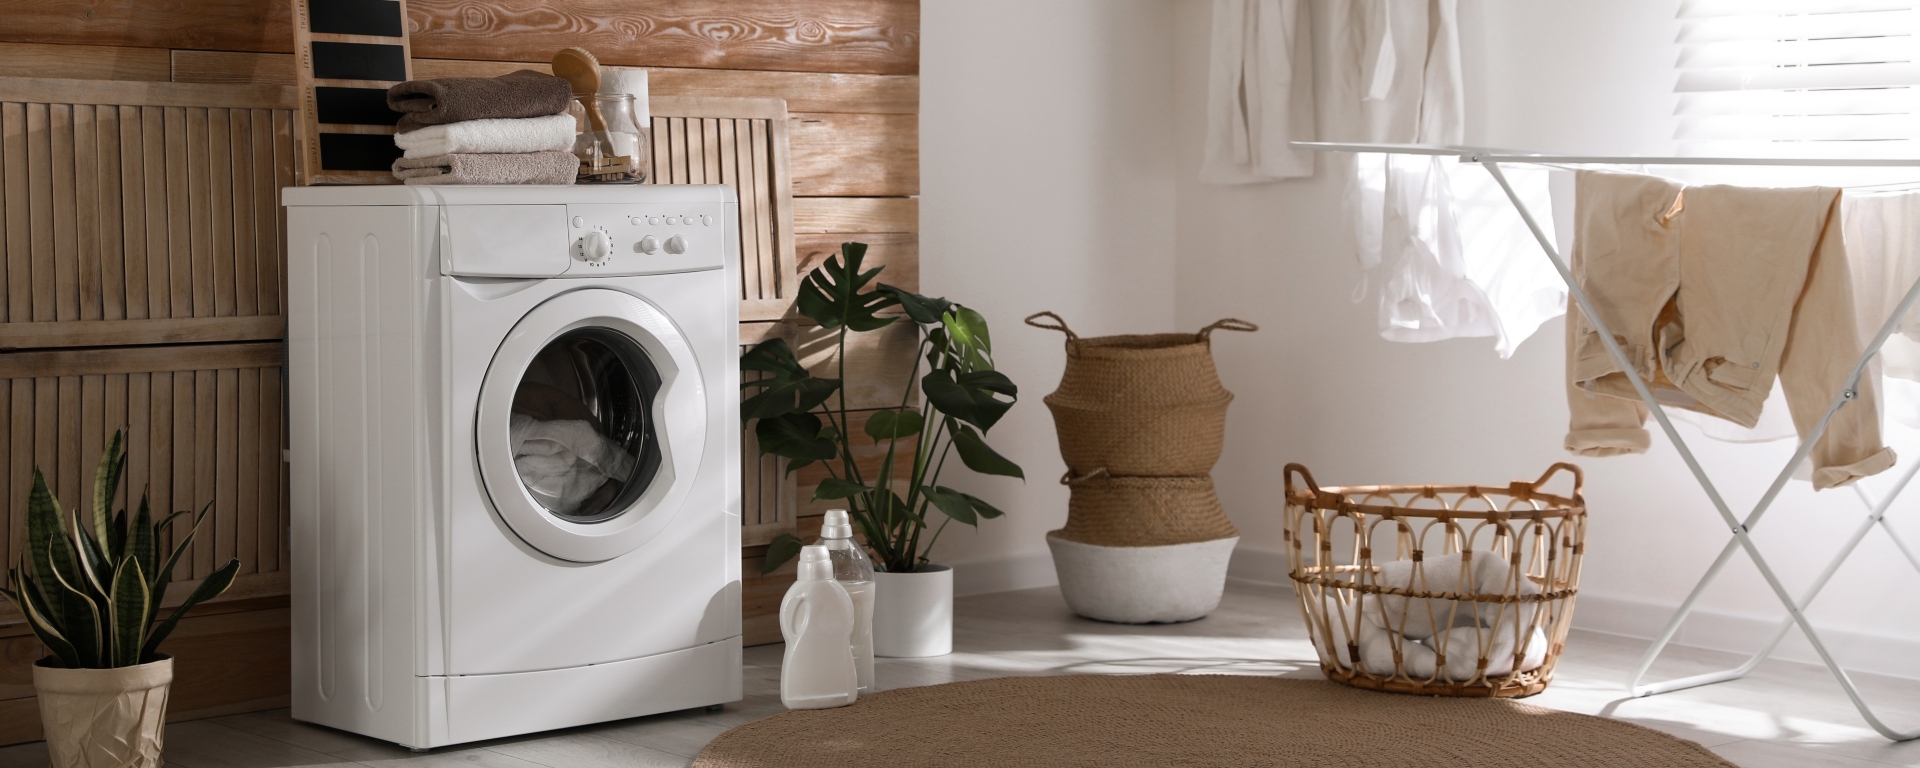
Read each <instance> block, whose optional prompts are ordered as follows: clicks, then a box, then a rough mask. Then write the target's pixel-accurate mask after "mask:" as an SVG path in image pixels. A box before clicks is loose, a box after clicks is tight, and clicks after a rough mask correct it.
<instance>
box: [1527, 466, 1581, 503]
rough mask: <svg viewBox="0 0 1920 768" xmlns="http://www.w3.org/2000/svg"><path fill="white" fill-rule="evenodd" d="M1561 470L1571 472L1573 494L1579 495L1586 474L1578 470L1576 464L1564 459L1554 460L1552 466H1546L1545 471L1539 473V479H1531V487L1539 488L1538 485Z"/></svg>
mask: <svg viewBox="0 0 1920 768" xmlns="http://www.w3.org/2000/svg"><path fill="white" fill-rule="evenodd" d="M1561 471H1566V472H1570V473H1572V474H1573V495H1575V496H1579V495H1580V491H1581V488H1582V487H1584V486H1585V485H1586V482H1587V476H1586V475H1585V474H1584V473H1582V472H1581V471H1580V467H1579V466H1578V465H1576V464H1569V463H1567V462H1564V461H1560V462H1554V465H1553V466H1551V467H1547V471H1546V472H1545V473H1544V474H1542V475H1540V479H1538V480H1535V481H1533V488H1534V489H1535V490H1539V488H1540V486H1543V485H1546V484H1547V481H1548V480H1551V479H1553V475H1554V473H1556V472H1561Z"/></svg>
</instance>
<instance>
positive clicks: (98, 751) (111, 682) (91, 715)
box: [33, 656, 173, 768]
mask: <svg viewBox="0 0 1920 768" xmlns="http://www.w3.org/2000/svg"><path fill="white" fill-rule="evenodd" d="M55 661H57V660H55V659H53V658H52V657H48V658H45V659H41V660H40V662H39V663H37V664H34V666H33V687H34V690H35V691H36V692H37V693H38V694H39V697H40V727H41V728H42V729H43V730H44V731H45V733H46V737H47V752H48V754H50V755H51V756H52V758H53V760H52V762H53V768H160V766H161V765H162V763H161V760H160V746H161V735H162V734H161V729H162V728H163V727H165V725H166V721H167V690H168V687H169V686H171V685H172V683H173V658H172V657H170V656H162V657H161V658H160V660H159V661H153V662H148V663H146V664H141V665H138V666H133V667H120V668H118V669H67V668H64V667H49V666H44V665H45V664H47V663H48V662H55Z"/></svg>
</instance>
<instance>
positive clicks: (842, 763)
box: [693, 675, 1733, 768]
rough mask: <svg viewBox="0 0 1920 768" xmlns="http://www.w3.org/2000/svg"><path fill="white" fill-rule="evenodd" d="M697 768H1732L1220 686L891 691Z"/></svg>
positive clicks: (1284, 687)
mask: <svg viewBox="0 0 1920 768" xmlns="http://www.w3.org/2000/svg"><path fill="white" fill-rule="evenodd" d="M693 765H694V768H763V767H765V768H772V767H774V766H780V767H781V768H814V767H815V766H818V767H820V768H828V767H831V768H861V767H863V766H874V768H881V767H882V766H884V767H885V768H912V767H917V766H1049V767H1051V766H1115V765H1120V766H1124V765H1168V766H1183V767H1197V766H1233V767H1234V768H1246V767H1250V766H1313V767H1314V768H1335V767H1338V766H1355V767H1356V768H1358V767H1360V766H1365V767H1366V768H1403V767H1404V768H1413V767H1414V766H1421V767H1425V766H1435V767H1436V768H1460V766H1475V767H1476V768H1505V767H1506V766H1513V767H1514V768H1540V766H1593V767H1596V768H1598V767H1604V768H1614V767H1616V766H1618V767H1621V768H1629V767H1630V768H1639V767H1640V766H1645V767H1646V768H1692V767H1693V766H1713V767H1714V768H1730V766H1732V765H1733V764H1732V763H1729V762H1726V761H1724V760H1721V759H1720V758H1719V757H1716V756H1715V755H1714V754H1713V753H1712V752H1708V751H1707V750H1706V749H1704V748H1702V747H1700V746H1699V745H1697V744H1694V743H1692V742H1689V741H1683V740H1681V739H1678V738H1675V737H1673V736H1669V735H1667V734H1664V733H1661V732H1659V731H1655V730H1652V729H1649V728H1643V727H1641V726H1638V725H1634V724H1632V723H1625V722H1621V721H1618V720H1609V719H1606V718H1602V717H1592V716H1589V715H1577V714H1573V713H1570V712H1560V711H1557V710H1551V709H1546V708H1544V707H1537V706H1533V705H1530V704H1523V703H1521V702H1517V701H1509V700H1500V699H1456V698H1433V697H1420V696H1403V695H1397V694H1387V693H1375V692H1372V691H1362V690H1356V689H1353V688H1348V687H1346V686H1342V685H1338V684H1335V683H1330V682H1327V681H1324V680H1293V679H1283V678H1274V677H1233V676H1225V675H1120V676H1106V675H1073V676H1066V677H1003V678H998V679H994V680H978V681H974V682H967V683H949V684H946V685H934V686H927V687H924V688H902V689H898V690H892V691H883V692H881V693H878V694H875V695H873V696H870V697H865V698H862V699H861V700H860V701H859V703H857V704H854V705H853V706H850V707H841V708H839V709H818V710H802V711H795V712H784V713H781V714H778V715H774V716H772V717H769V718H766V719H764V720H760V721H757V722H753V723H748V724H746V725H742V726H740V727H738V728H734V729H733V730H730V731H727V732H726V733H723V734H720V737H719V738H716V739H714V740H713V742H712V743H710V744H708V745H707V748H706V749H703V750H701V751H700V756H699V757H697V758H695V759H694V761H693Z"/></svg>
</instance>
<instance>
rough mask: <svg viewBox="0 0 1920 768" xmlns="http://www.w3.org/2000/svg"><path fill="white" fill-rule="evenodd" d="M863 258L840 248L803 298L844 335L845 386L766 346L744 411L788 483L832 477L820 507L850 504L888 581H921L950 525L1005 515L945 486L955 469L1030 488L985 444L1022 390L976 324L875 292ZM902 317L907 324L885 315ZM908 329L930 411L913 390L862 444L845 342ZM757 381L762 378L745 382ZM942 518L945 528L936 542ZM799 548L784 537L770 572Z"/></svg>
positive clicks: (838, 361) (933, 305)
mask: <svg viewBox="0 0 1920 768" xmlns="http://www.w3.org/2000/svg"><path fill="white" fill-rule="evenodd" d="M866 253H867V246H866V245H865V244H863V243H845V244H843V245H841V247H840V253H839V255H837V256H834V257H831V258H829V259H828V260H827V262H826V263H825V264H822V265H821V266H820V267H818V268H816V269H815V270H813V272H812V273H811V274H809V275H807V278H806V280H805V281H804V283H803V284H802V285H801V287H800V295H799V301H798V309H799V311H800V314H802V315H804V316H806V317H807V318H808V319H810V320H812V321H814V322H816V323H819V325H820V329H821V330H823V331H827V332H830V333H833V334H835V342H834V346H833V350H834V354H833V358H832V359H831V360H830V361H829V362H828V364H829V366H831V367H832V368H833V370H835V371H836V372H837V374H838V376H839V378H831V379H829V378H823V377H819V376H815V375H813V374H812V373H810V372H809V371H808V369H807V367H806V366H804V365H801V363H800V360H799V359H798V358H797V357H796V356H795V355H794V353H793V349H792V348H791V347H789V346H788V345H787V342H786V341H785V340H782V339H777V338H776V339H769V340H767V341H764V342H761V343H760V344H759V345H757V346H755V347H754V348H753V349H751V350H748V351H747V353H746V354H745V355H744V356H742V357H741V358H740V367H741V370H742V372H743V373H744V374H746V375H745V376H743V377H742V378H743V381H742V382H741V384H740V386H741V387H742V388H743V389H757V390H759V391H758V392H757V393H755V394H754V395H753V396H751V397H749V398H747V399H746V400H745V401H744V402H742V403H741V405H740V415H741V419H742V421H743V422H746V421H752V420H756V419H757V420H758V421H757V423H755V424H754V427H753V429H754V435H755V437H757V438H758V439H759V442H760V451H761V452H762V453H767V454H772V455H775V456H780V457H783V458H785V459H787V471H788V472H792V471H794V470H797V469H800V468H801V467H806V466H809V465H812V464H816V463H818V464H822V465H824V466H825V468H826V470H827V475H828V476H827V478H826V479H824V480H822V481H821V482H820V485H819V487H818V488H817V489H816V490H815V491H814V494H813V497H814V498H815V499H844V500H845V502H846V504H847V507H848V513H849V516H850V517H851V518H852V520H853V524H854V526H855V527H856V528H857V529H858V530H859V532H860V534H861V537H862V538H864V539H865V540H866V544H867V546H868V548H869V549H871V550H872V552H873V554H874V555H875V560H876V564H877V565H879V567H880V570H882V571H885V572H888V573H912V572H914V571H917V570H920V569H922V568H924V567H926V566H927V565H928V563H929V559H928V553H929V552H931V550H932V549H933V545H934V544H935V543H936V542H938V541H939V539H940V534H941V533H942V532H943V531H945V530H946V528H947V525H948V524H949V523H954V522H958V523H960V524H962V525H969V526H977V525H978V524H979V521H980V520H981V519H982V518H995V517H999V516H1000V515H1001V512H1000V510H999V509H997V508H995V507H994V506H993V505H992V504H989V503H987V502H986V501H984V500H982V499H980V498H979V497H977V496H973V495H971V494H968V493H965V492H962V491H958V490H954V489H953V488H949V487H947V486H944V485H941V484H940V475H941V471H942V470H943V469H944V468H945V467H946V463H947V459H948V458H949V457H951V456H957V457H958V458H959V459H960V462H961V463H962V464H965V465H966V466H967V468H969V469H972V470H973V471H975V472H980V473H983V474H989V475H1004V476H1007V477H1020V478H1024V475H1023V474H1022V473H1021V471H1020V467H1019V465H1016V464H1014V463H1013V462H1012V461H1010V460H1008V459H1007V458H1006V457H1004V456H1001V455H1000V454H999V453H996V452H995V451H994V450H993V449H992V448H990V447H988V446H987V442H986V439H985V437H984V435H985V434H986V432H987V431H988V430H991V429H993V425H994V424H995V423H996V422H998V421H999V420H1000V417H1001V416H1003V415H1005V414H1006V413H1007V410H1008V409H1009V408H1012V407H1013V403H1014V400H1015V398H1016V396H1017V395H1018V389H1017V388H1016V387H1015V386H1014V383H1013V381H1012V380H1010V379H1008V378H1007V376H1006V374H1003V373H1001V372H999V371H996V370H994V367H993V340H992V337H991V336H990V335H989V334H988V331H987V321H986V319H985V318H983V317H981V316H980V313H979V312H976V311H974V310H972V309H969V308H967V307H965V306H962V305H960V304H958V303H956V302H950V301H947V300H945V299H936V298H928V297H926V296H921V295H918V294H915V293H913V292H911V291H907V290H904V289H901V288H897V287H894V286H891V285H885V284H880V285H877V286H874V287H872V288H869V287H868V286H869V285H872V284H873V281H874V279H875V278H876V277H877V276H878V275H879V274H880V271H881V269H883V268H882V267H875V268H873V269H870V270H866V271H862V270H861V266H862V262H863V261H864V260H865V258H866ZM895 308H897V309H898V313H899V315H904V317H901V316H897V315H895V314H894V313H892V312H888V310H894V309H895ZM883 312H887V314H882V313H883ZM903 320H904V321H905V322H911V323H914V324H915V325H916V326H917V327H918V328H919V337H920V338H919V341H920V344H919V351H918V353H917V354H916V355H915V359H914V365H913V368H912V371H911V372H910V373H909V374H908V381H907V382H906V383H908V384H911V383H912V380H913V379H914V378H918V379H919V383H920V392H921V393H922V395H923V397H922V401H923V402H922V403H921V405H920V406H919V407H918V408H913V407H910V405H911V402H912V401H911V397H912V393H913V387H912V386H906V387H903V389H905V390H906V394H905V395H903V396H902V398H901V401H900V406H899V407H898V408H889V409H885V410H880V411H876V412H873V413H872V414H870V415H869V416H868V417H867V421H866V427H865V428H864V429H862V430H861V434H854V433H853V432H852V430H851V429H850V427H849V413H848V411H847V394H846V388H845V386H844V384H843V381H842V379H844V378H845V377H846V365H847V337H848V335H849V334H853V333H868V332H872V331H877V330H879V329H881V328H885V327H887V326H889V325H892V324H893V323H895V322H901V321H903ZM923 371H924V373H923ZM756 373H757V374H759V375H760V378H756V379H750V380H748V379H747V377H748V376H751V375H753V374H756ZM863 441H864V442H867V444H869V445H879V444H885V445H886V448H887V450H886V454H885V457H884V458H883V459H882V460H881V461H880V463H879V466H878V467H877V468H876V471H874V472H873V473H872V474H871V475H869V474H868V473H867V472H866V471H864V470H863V469H862V468H861V466H860V462H859V461H857V460H856V459H855V457H854V448H855V446H856V445H859V444H860V443H861V442H863ZM909 447H910V448H911V450H904V449H906V448H909ZM903 459H904V460H903ZM936 510H937V511H938V513H939V514H940V515H941V519H940V520H939V523H938V525H937V526H936V527H933V530H932V533H931V534H930V535H929V534H928V533H927V530H928V528H929V526H930V525H931V523H930V521H929V516H930V515H931V514H933V512H934V511H936ZM800 546H801V541H800V539H799V538H797V537H795V536H793V535H792V534H782V535H781V536H780V537H779V538H777V539H775V540H774V541H773V542H772V544H771V546H769V547H768V551H767V557H766V562H765V565H764V566H763V570H764V571H766V572H771V571H773V570H774V569H775V568H778V567H780V565H781V564H783V563H785V562H786V561H787V560H790V559H792V558H793V556H794V555H795V554H796V553H798V552H799V551H800Z"/></svg>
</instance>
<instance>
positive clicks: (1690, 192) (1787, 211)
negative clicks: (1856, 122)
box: [1566, 171, 1894, 490]
mask: <svg viewBox="0 0 1920 768" xmlns="http://www.w3.org/2000/svg"><path fill="white" fill-rule="evenodd" d="M1839 200H1840V191H1839V190H1837V189H1831V188H1824V187H1795V188H1753V187H1731V186H1699V187H1685V188H1683V187H1682V185H1681V184H1680V183H1679V182H1675V181H1672V180H1669V179H1662V178H1658V177H1654V176H1642V175H1638V174H1626V173H1610V172H1598V171H1582V172H1580V174H1579V175H1578V178H1577V180H1576V182H1575V193H1574V209H1575V210H1574V217H1575V219H1576V222H1575V226H1576V234H1575V239H1574V246H1573V259H1572V264H1571V266H1572V267H1573V272H1574V277H1575V279H1577V280H1579V281H1580V287H1581V288H1582V289H1583V290H1585V291H1586V292H1587V297H1588V299H1589V300H1590V301H1591V302H1592V303H1593V306H1594V310H1595V311H1596V312H1597V313H1598V314H1599V316H1600V319H1601V320H1602V321H1604V322H1605V323H1606V326H1607V327H1608V328H1609V329H1610V330H1612V331H1613V333H1614V334H1615V336H1614V340H1615V341H1616V342H1618V343H1619V345H1620V347H1621V349H1622V350H1623V351H1624V352H1626V356H1627V359H1628V360H1629V361H1630V362H1631V363H1632V365H1633V367H1634V370H1635V371H1636V372H1638V373H1639V374H1640V377H1641V378H1642V379H1643V380H1645V381H1646V382H1647V384H1648V386H1649V388H1650V389H1651V390H1652V391H1653V394H1654V397H1655V399H1656V400H1658V401H1659V402H1660V403H1661V404H1663V405H1668V406H1673V407H1678V408H1686V409H1689V410H1693V411H1698V412H1701V413H1705V414H1709V415H1713V416H1718V417H1721V418H1724V419H1727V420H1729V421H1733V422H1735V423H1738V424H1741V425H1743V426H1747V427H1751V426H1753V425H1754V423H1755V421H1756V420H1757V419H1758V418H1759V416H1760V408H1761V405H1762V403H1764V402H1765V401H1766V399H1767V394H1768V393H1769V392H1771V391H1772V389H1773V381H1774V379H1775V377H1776V376H1777V377H1778V378H1779V380H1780V385H1781V387H1782V388H1783V389H1784V390H1785V391H1786V396H1787V408H1788V410H1789V411H1790V412H1791V413H1792V415H1793V424H1794V427H1795V429H1796V430H1798V431H1799V433H1800V435H1801V437H1802V438H1805V437H1806V435H1807V434H1808V433H1809V432H1811V431H1812V430H1813V428H1814V426H1816V425H1817V424H1818V423H1819V421H1820V417H1821V416H1822V415H1824V414H1825V413H1826V409H1827V405H1828V404H1829V402H1830V401H1831V399H1832V397H1833V395H1834V393H1835V392H1838V391H1839V389H1840V387H1841V386H1842V385H1844V384H1845V383H1846V381H1847V377H1848V376H1849V375H1851V374H1852V372H1853V366H1854V364H1855V363H1856V362H1857V361H1858V360H1859V358H1860V353H1861V351H1862V348H1863V346H1864V345H1863V344H1862V343H1861V340H1860V334H1859V331H1858V330H1857V328H1856V325H1855V320H1854V317H1853V288H1852V283H1851V280H1850V278H1849V277H1848V274H1847V254H1846V249H1845V247H1844V246H1843V245H1842V244H1841V228H1840V205H1839ZM1567 317H1568V322H1567V334H1568V339H1567V381H1568V395H1567V396H1568V406H1569V411H1570V412H1571V415H1572V419H1571V424H1570V425H1569V429H1568V432H1567V439H1566V447H1567V450H1569V451H1572V452H1574V453H1577V454H1580V455H1582V456H1611V455H1616V454H1622V453H1640V452H1644V451H1645V450H1647V445H1648V442H1649V440H1648V434H1647V430H1646V427H1645V425H1646V420H1647V409H1646V406H1645V404H1644V403H1643V402H1642V401H1641V400H1640V396H1639V395H1638V394H1637V393H1635V392H1634V390H1633V385H1632V384H1631V383H1630V382H1629V381H1628V380H1627V377H1626V375H1625V374H1624V373H1621V372H1620V368H1619V366H1618V365H1617V364H1616V363H1615V362H1614V359H1613V357H1612V356H1611V355H1609V354H1608V353H1607V350H1606V347H1605V346H1604V345H1603V344H1602V342H1601V340H1600V335H1599V334H1598V333H1597V332H1595V331H1594V330H1593V325H1592V323H1591V322H1589V321H1588V320H1587V318H1586V316H1585V315H1583V314H1581V313H1580V312H1578V311H1575V312H1569V313H1568V315H1567ZM1876 402H1877V400H1876V399H1875V398H1874V396H1873V382H1872V381H1871V377H1867V376H1862V377H1861V380H1860V385H1859V389H1858V396H1857V397H1855V398H1854V399H1852V400H1850V401H1848V402H1847V403H1846V404H1845V405H1844V406H1842V407H1841V408H1840V410H1839V411H1838V412H1836V413H1835V414H1834V415H1833V421H1832V422H1831V423H1829V424H1828V425H1827V431H1826V433H1825V434H1823V435H1822V436H1821V438H1820V440H1819V442H1817V443H1815V444H1814V447H1813V452H1812V454H1811V460H1812V462H1813V486H1814V488H1815V489H1816V490H1819V489H1825V488H1832V487H1834V486H1839V485H1845V484H1847V483H1851V482H1853V481H1854V480H1856V479H1859V478H1862V477H1866V476H1868V475H1872V474H1876V473H1879V472H1882V471H1884V470H1886V469H1887V468H1888V467H1891V466H1893V462H1894V455H1893V451H1892V450H1891V449H1889V448H1887V447H1886V446H1884V445H1882V444H1881V442H1880V417H1879V413H1878V411H1877V409H1876V406H1875V403H1876Z"/></svg>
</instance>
